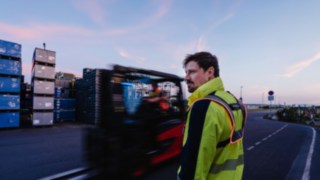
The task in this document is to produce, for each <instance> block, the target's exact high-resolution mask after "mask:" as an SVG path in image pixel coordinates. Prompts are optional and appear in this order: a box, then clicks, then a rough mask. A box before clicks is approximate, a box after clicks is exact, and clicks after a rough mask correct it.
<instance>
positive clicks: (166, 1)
mask: <svg viewBox="0 0 320 180" xmlns="http://www.w3.org/2000/svg"><path fill="white" fill-rule="evenodd" d="M172 1H173V0H163V1H159V2H161V4H160V5H157V7H159V8H158V9H157V10H155V13H153V14H152V15H151V16H149V17H147V18H145V19H143V20H142V21H141V22H140V23H136V24H137V25H135V26H129V27H125V28H113V29H108V30H105V31H104V32H103V34H105V35H108V36H117V35H123V34H127V33H130V32H133V31H137V30H140V29H144V28H147V27H149V26H151V25H153V24H155V23H156V22H158V21H159V20H160V19H161V18H162V17H163V16H165V15H166V14H167V13H168V12H169V9H170V7H171V4H172Z"/></svg>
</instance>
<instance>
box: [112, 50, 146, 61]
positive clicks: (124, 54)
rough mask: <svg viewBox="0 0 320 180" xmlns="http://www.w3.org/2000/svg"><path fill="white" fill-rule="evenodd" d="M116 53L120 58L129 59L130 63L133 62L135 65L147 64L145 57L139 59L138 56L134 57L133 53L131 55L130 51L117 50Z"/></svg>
mask: <svg viewBox="0 0 320 180" xmlns="http://www.w3.org/2000/svg"><path fill="white" fill-rule="evenodd" d="M116 51H117V53H118V55H119V56H121V57H123V58H125V59H128V60H130V61H133V62H135V63H139V64H143V63H144V62H145V58H143V57H139V56H136V55H132V54H131V53H129V52H128V51H126V50H124V49H122V48H116Z"/></svg>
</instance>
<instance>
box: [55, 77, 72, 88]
mask: <svg viewBox="0 0 320 180" xmlns="http://www.w3.org/2000/svg"><path fill="white" fill-rule="evenodd" d="M71 83H72V80H70V79H55V81H54V84H55V86H57V87H63V88H71Z"/></svg>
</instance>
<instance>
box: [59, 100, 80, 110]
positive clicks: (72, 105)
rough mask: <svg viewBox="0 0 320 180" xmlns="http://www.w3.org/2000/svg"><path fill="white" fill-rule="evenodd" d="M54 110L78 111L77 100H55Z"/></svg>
mask: <svg viewBox="0 0 320 180" xmlns="http://www.w3.org/2000/svg"><path fill="white" fill-rule="evenodd" d="M54 109H76V99H74V98H68V99H54Z"/></svg>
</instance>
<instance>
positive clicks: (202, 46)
mask: <svg viewBox="0 0 320 180" xmlns="http://www.w3.org/2000/svg"><path fill="white" fill-rule="evenodd" d="M206 47H207V44H206V40H205V39H204V37H203V36H201V37H200V38H199V39H198V43H197V47H196V49H197V51H198V52H199V51H204V50H205V49H206Z"/></svg>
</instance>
